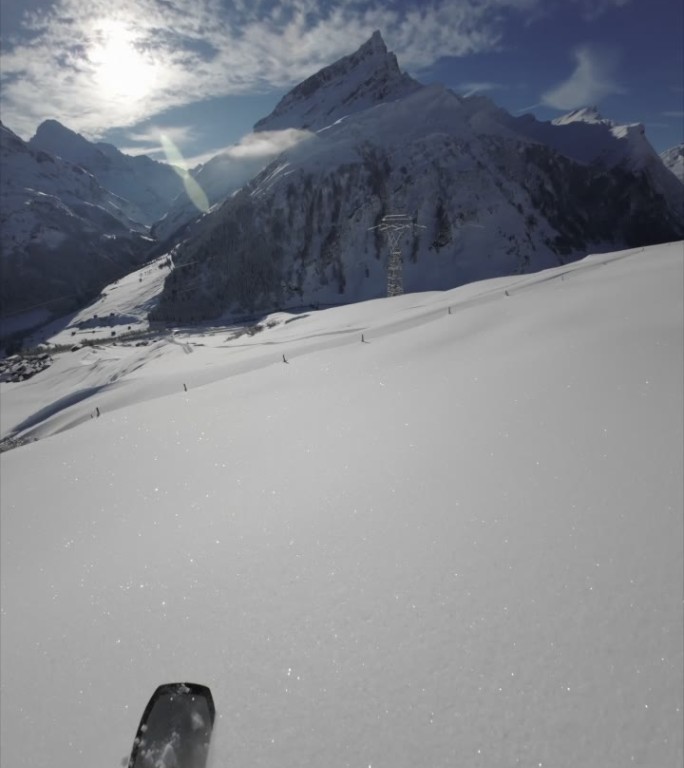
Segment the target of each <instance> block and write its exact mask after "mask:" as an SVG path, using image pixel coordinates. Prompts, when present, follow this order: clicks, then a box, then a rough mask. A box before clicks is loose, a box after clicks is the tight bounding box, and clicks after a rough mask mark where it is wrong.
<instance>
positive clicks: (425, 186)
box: [156, 36, 684, 320]
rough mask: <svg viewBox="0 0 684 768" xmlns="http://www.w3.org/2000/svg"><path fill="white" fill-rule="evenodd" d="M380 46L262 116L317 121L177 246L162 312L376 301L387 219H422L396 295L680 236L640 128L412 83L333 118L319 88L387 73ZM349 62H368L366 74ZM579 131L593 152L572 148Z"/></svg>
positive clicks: (344, 86)
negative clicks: (545, 115)
mask: <svg viewBox="0 0 684 768" xmlns="http://www.w3.org/2000/svg"><path fill="white" fill-rule="evenodd" d="M382 48H384V44H383V45H382V46H380V45H379V41H378V37H377V36H374V37H373V38H372V39H371V40H370V41H369V42H368V43H367V44H366V46H364V47H362V49H360V51H359V52H357V54H355V55H354V56H352V57H347V58H346V59H343V60H342V61H341V62H338V63H337V64H335V65H332V66H331V67H329V68H327V69H326V70H323V72H324V73H326V74H325V75H322V76H320V77H319V76H314V78H311V79H310V81H306V82H307V83H309V82H310V84H309V85H308V86H307V87H306V88H302V86H301V85H300V86H298V87H297V88H295V89H294V90H293V91H292V92H291V93H290V94H288V96H286V97H285V98H284V99H283V100H282V102H281V104H280V105H279V106H278V107H277V108H276V110H275V111H274V112H273V114H272V115H271V116H270V117H269V118H266V119H265V120H264V121H262V122H261V123H259V124H257V126H256V127H257V128H258V127H259V126H262V127H269V128H271V127H273V126H274V125H277V126H280V127H288V128H303V127H305V126H306V125H307V124H308V125H309V126H321V125H324V126H325V127H320V128H318V130H317V132H316V133H315V135H312V136H311V137H310V138H309V139H308V140H305V141H302V142H301V143H300V144H299V145H297V146H296V147H294V148H292V149H290V150H288V151H287V152H285V153H283V154H282V155H281V156H280V157H279V158H278V159H277V160H276V161H275V162H273V163H272V164H271V165H270V166H269V167H268V168H266V169H265V170H264V171H263V172H262V173H261V174H259V175H258V176H257V177H256V178H255V179H254V180H253V181H252V182H251V183H249V184H248V185H247V186H246V187H244V188H243V189H242V190H241V191H240V192H238V193H237V194H236V195H235V196H234V197H233V198H231V199H229V200H227V201H225V202H224V203H223V204H222V205H221V206H220V207H219V208H218V209H216V210H215V211H213V212H212V213H211V214H209V215H207V216H205V217H204V218H203V219H202V221H201V224H200V225H199V227H198V229H196V230H195V233H194V235H193V237H192V239H190V240H188V241H186V242H185V243H182V244H181V245H180V246H179V248H178V249H177V252H176V255H175V263H176V270H175V271H174V272H173V273H172V274H171V276H170V277H169V279H168V280H167V284H166V288H165V291H164V295H163V297H162V300H161V303H160V305H159V307H158V308H157V310H156V317H157V318H159V319H171V318H173V319H184V320H193V319H196V320H198V319H201V318H208V317H215V316H217V315H219V314H221V313H222V312H225V311H234V312H253V311H258V310H266V309H269V308H273V307H277V306H282V307H284V306H295V305H303V304H312V303H314V304H320V303H338V302H349V301H358V300H362V299H367V298H372V297H377V296H381V295H384V292H385V288H386V257H387V245H386V243H385V242H384V241H383V239H382V236H381V235H380V234H379V233H378V230H377V229H373V227H375V226H376V225H377V224H378V223H379V221H380V220H381V219H382V217H383V216H384V215H386V214H388V213H408V214H410V215H412V216H414V217H415V219H416V221H417V223H418V224H420V225H422V227H424V228H421V229H415V230H414V231H413V232H410V233H407V235H406V237H405V238H404V240H403V242H402V247H403V254H404V288H405V290H407V291H418V290H427V289H443V288H447V287H453V286H455V285H459V284H462V283H466V282H469V281H472V280H476V279H482V278H485V277H491V276H495V275H502V274H511V273H520V272H525V271H531V270H536V269H541V268H545V267H548V266H552V265H556V264H559V263H562V262H564V261H567V260H570V259H573V258H576V257H578V256H580V255H584V254H585V253H586V252H587V251H591V250H608V249H615V248H616V247H629V246H640V245H643V244H646V243H654V242H662V241H666V240H672V239H677V238H679V237H682V235H683V234H684V225H683V223H682V220H681V217H680V216H679V215H678V210H677V207H676V201H674V200H673V197H672V195H676V192H673V188H672V187H671V184H670V182H671V181H674V179H673V178H672V177H671V174H669V173H668V172H667V171H666V170H665V169H664V167H663V166H662V163H661V162H660V160H659V159H658V158H657V155H655V153H654V152H653V150H652V149H650V145H648V147H646V148H644V146H643V145H642V143H641V142H642V139H643V141H644V142H645V138H644V137H643V135H642V133H641V132H640V131H639V130H638V128H636V129H631V130H625V131H620V130H617V129H618V128H619V127H616V126H613V125H612V124H610V125H608V124H606V122H605V121H602V120H596V121H592V123H591V124H590V123H588V122H586V121H583V122H582V125H580V126H579V130H578V121H577V120H576V119H575V120H572V119H568V120H567V121H566V122H565V123H562V124H559V125H555V126H554V125H551V124H548V123H539V122H538V121H536V120H534V118H531V119H530V118H525V119H523V118H513V117H512V116H511V115H509V114H508V113H506V112H505V111H504V110H501V109H499V108H498V107H496V106H495V105H493V104H492V103H491V102H490V101H488V100H487V99H482V98H479V97H473V98H471V99H465V98H461V97H459V96H457V95H455V94H454V93H452V92H450V91H449V90H447V89H445V88H442V87H440V86H415V85H413V84H410V87H408V86H407V88H406V92H404V93H403V94H402V95H400V96H399V95H398V94H397V92H396V91H394V92H393V94H392V97H391V98H388V99H386V100H379V101H374V102H373V104H372V106H368V107H364V106H362V105H361V104H360V103H358V102H357V103H355V104H352V106H351V112H350V114H348V115H347V116H345V117H344V119H342V112H343V111H344V105H342V104H341V103H339V102H338V103H337V106H335V107H334V108H332V109H331V105H332V103H333V100H332V97H330V98H329V96H328V94H331V93H347V92H355V91H354V90H353V88H352V87H351V86H350V85H349V81H353V82H354V83H358V82H359V81H360V80H362V81H363V82H368V81H369V77H367V75H368V71H369V70H368V62H369V61H371V60H376V61H378V62H379V64H380V69H381V70H382V71H386V69H387V66H386V63H387V61H388V56H391V54H387V53H386V52H385V53H382ZM364 50H365V51H374V52H378V51H380V54H377V53H373V54H372V55H370V56H365V55H360V54H361V53H362V52H363V51H364ZM355 57H356V58H355ZM350 61H361V62H363V64H362V68H363V70H364V76H363V77H360V76H359V73H358V69H356V68H354V67H352V66H350V64H349V62H350ZM390 69H392V68H391V67H390ZM392 71H394V70H392ZM333 75H334V76H333ZM396 82H399V81H396ZM302 85H304V84H302ZM402 87H403V86H402ZM321 89H324V90H323V91H322V90H321ZM323 92H324V93H325V94H326V96H325V98H322V99H321V100H320V102H317V101H316V98H315V94H316V93H319V94H320V93H323ZM352 101H353V100H352ZM348 103H351V101H350V102H348ZM329 121H330V122H329ZM582 126H584V127H582ZM587 128H588V129H589V130H590V131H591V132H592V133H591V137H592V140H593V141H594V142H595V143H597V144H599V145H600V149H596V147H594V148H593V149H588V148H587V147H583V143H584V142H585V141H586V139H587V136H588V135H589V134H587V131H586V129H587ZM635 133H636V135H635ZM635 144H636V146H637V148H638V151H635V149H634V147H635ZM646 150H648V151H646ZM591 152H595V153H597V154H598V155H599V156H600V158H599V159H597V158H594V159H593V160H592V159H589V158H588V157H587V153H591ZM653 157H655V161H653ZM652 161H653V162H655V163H656V165H655V166H653V164H652Z"/></svg>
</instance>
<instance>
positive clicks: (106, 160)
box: [29, 120, 183, 225]
mask: <svg viewBox="0 0 684 768" xmlns="http://www.w3.org/2000/svg"><path fill="white" fill-rule="evenodd" d="M29 146H30V147H31V148H33V149H40V150H43V151H44V152H48V153H49V154H51V155H54V156H56V157H61V158H63V159H64V160H67V161H68V162H70V163H75V164H76V165H80V166H82V167H83V168H85V169H86V170H88V171H89V172H90V173H92V174H93V176H95V177H96V178H97V180H98V181H99V183H100V184H101V185H102V186H103V187H106V188H107V189H109V190H111V191H112V192H114V193H115V194H116V195H118V196H119V197H121V198H123V199H125V200H127V201H129V203H130V205H131V206H133V207H134V210H135V218H136V219H137V220H138V221H140V222H143V223H144V224H148V225H149V224H152V223H153V222H155V221H157V219H160V218H161V217H162V216H163V215H164V214H165V213H166V211H167V210H168V208H169V206H170V205H171V202H172V201H173V199H174V198H175V197H176V195H178V194H179V193H180V192H181V191H182V189H183V182H182V181H181V178H180V176H179V175H178V173H176V171H174V169H173V168H171V166H169V165H166V164H165V163H159V162H157V161H155V160H152V159H150V158H149V157H147V156H145V155H139V156H131V155H126V154H124V153H123V152H120V151H119V150H118V149H117V148H116V147H114V146H112V145H111V144H106V143H104V142H99V143H93V142H90V141H88V140H87V139H85V138H84V137H83V136H81V135H80V134H78V133H75V132H74V131H72V130H70V129H69V128H66V127H65V126H63V125H62V124H61V123H59V122H57V120H45V121H44V122H43V123H41V124H40V125H39V126H38V130H37V131H36V134H35V136H34V137H33V138H32V139H31V140H30V141H29Z"/></svg>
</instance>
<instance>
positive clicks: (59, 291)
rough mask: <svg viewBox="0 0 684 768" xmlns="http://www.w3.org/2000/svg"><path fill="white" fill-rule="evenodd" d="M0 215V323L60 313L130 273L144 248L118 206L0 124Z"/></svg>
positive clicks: (126, 207) (85, 177)
mask: <svg viewBox="0 0 684 768" xmlns="http://www.w3.org/2000/svg"><path fill="white" fill-rule="evenodd" d="M0 208H1V211H2V219H1V224H2V226H1V227H0V265H1V268H2V285H1V287H0V291H1V293H0V304H1V307H2V314H3V315H5V316H7V315H13V314H15V313H17V312H20V311H21V310H24V309H26V310H30V309H31V308H32V307H33V306H34V305H36V304H40V305H48V304H49V305H50V306H49V308H50V309H53V310H61V311H62V312H63V311H65V309H66V308H68V307H69V306H70V305H74V304H76V303H77V302H78V301H80V300H84V299H86V298H88V297H89V296H90V295H92V293H93V291H96V290H98V289H99V288H100V287H101V286H102V285H104V284H106V283H107V282H109V281H110V280H112V279H114V278H115V277H117V276H119V275H121V274H124V273H125V272H126V271H127V270H129V269H133V268H135V266H136V265H137V264H138V263H139V259H140V254H141V252H142V251H144V250H145V249H146V248H147V247H149V241H146V240H145V238H144V237H143V235H142V233H143V232H144V230H145V228H144V227H143V225H141V224H139V223H136V222H135V221H133V220H132V219H131V216H132V215H134V210H133V209H132V206H131V205H130V204H129V203H128V202H127V201H126V200H123V199H122V198H119V197H117V196H116V195H114V194H113V193H112V192H111V191H109V190H107V189H105V188H104V187H102V186H101V185H100V184H99V183H98V181H97V179H96V178H95V177H94V176H93V175H92V174H90V173H88V172H87V171H85V170H84V169H83V168H81V167H79V166H76V165H73V164H71V163H68V162H65V161H64V160H62V159H60V158H57V157H53V156H52V155H50V154H48V153H47V152H44V151H42V150H36V149H33V148H32V147H30V146H29V145H28V144H27V143H26V142H24V141H23V140H22V139H21V138H19V137H18V136H16V135H15V134H14V133H12V131H10V130H9V129H8V128H7V127H6V126H4V125H1V124H0ZM51 302H55V303H53V304H51ZM29 314H30V312H29ZM1 330H2V332H4V329H1Z"/></svg>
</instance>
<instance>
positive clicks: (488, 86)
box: [454, 82, 505, 96]
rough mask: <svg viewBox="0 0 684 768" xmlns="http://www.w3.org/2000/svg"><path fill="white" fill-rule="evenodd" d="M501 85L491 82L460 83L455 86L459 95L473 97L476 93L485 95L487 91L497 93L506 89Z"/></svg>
mask: <svg viewBox="0 0 684 768" xmlns="http://www.w3.org/2000/svg"><path fill="white" fill-rule="evenodd" d="M504 87H505V86H503V85H502V84H501V83H491V82H472V83H459V84H458V85H456V86H454V90H455V91H457V92H458V93H462V94H463V95H464V96H473V95H474V94H476V93H483V92H485V91H495V90H497V89H499V88H504Z"/></svg>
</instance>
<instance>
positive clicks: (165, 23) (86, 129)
mask: <svg viewBox="0 0 684 768" xmlns="http://www.w3.org/2000/svg"><path fill="white" fill-rule="evenodd" d="M683 16H684V12H683V10H682V2H681V0H387V1H386V2H369V1H367V0H330V1H329V2H320V1H318V0H291V1H290V2H281V1H280V0H232V1H231V2H227V1H226V0H117V2H111V0H51V1H49V0H2V10H1V18H0V29H1V33H0V42H1V46H2V47H1V49H0V51H1V53H0V73H1V76H2V87H1V89H0V105H1V108H2V120H3V122H4V123H5V124H6V125H7V126H8V127H9V128H11V129H12V130H14V131H15V132H16V133H18V134H19V135H20V136H22V137H23V138H25V139H28V138H30V137H31V136H32V135H33V133H34V132H35V129H36V127H37V126H38V124H39V123H40V122H41V121H42V120H44V119H47V118H55V119H57V120H59V121H60V122H62V123H63V124H64V125H66V126H68V127H69V128H72V129H73V130H76V131H78V132H79V133H82V134H83V135H84V136H86V137H87V138H89V139H97V140H104V141H110V142H112V143H113V144H116V145H117V146H118V147H120V148H121V149H123V150H124V151H128V152H131V153H140V152H147V153H148V154H150V155H152V156H155V157H163V154H162V152H161V148H160V147H161V143H160V136H161V134H162V133H163V134H165V135H166V136H167V137H169V138H170V139H171V140H172V141H173V142H174V143H175V145H176V146H177V147H178V148H179V150H180V152H181V153H182V155H183V156H184V157H185V158H186V160H187V162H188V164H189V165H192V164H194V163H195V162H196V161H198V160H202V159H206V158H207V157H208V156H210V155H212V154H215V153H216V152H218V151H220V150H222V149H223V148H225V147H227V146H229V145H235V144H237V145H238V146H240V142H241V140H243V137H245V136H246V134H248V133H249V131H250V129H251V127H252V125H253V124H254V123H255V122H256V121H257V120H258V119H259V118H261V117H263V116H265V115H267V114H268V113H269V112H270V111H271V110H272V109H273V107H274V106H275V104H276V103H277V101H278V99H279V98H280V97H281V96H282V95H283V94H284V93H285V92H286V91H287V90H289V88H291V87H292V86H293V85H296V84H297V83H298V82H300V81H301V80H303V79H304V78H306V77H307V76H309V75H311V74H313V73H314V72H316V71H317V70H318V69H320V68H321V67H322V66H325V65H326V64H329V63H331V62H333V61H335V60H336V59H338V58H340V57H341V56H343V55H346V54H347V53H351V52H353V51H354V50H355V49H356V48H357V47H358V46H359V45H360V44H361V43H363V42H364V41H365V40H367V39H368V38H369V37H370V35H371V34H372V33H373V31H374V30H375V29H379V30H380V31H381V32H382V35H383V37H384V39H385V42H386V43H387V46H388V48H389V49H390V50H392V51H394V52H395V53H396V54H397V58H398V60H399V64H400V66H401V67H402V69H405V70H406V71H408V72H409V73H410V74H411V75H412V76H413V77H415V78H416V79H418V80H419V81H421V82H424V83H433V82H441V83H443V84H445V85H447V86H448V87H450V88H453V89H454V90H456V91H457V92H460V93H474V92H480V93H484V94H486V95H487V96H489V97H490V98H491V99H492V100H493V101H494V102H495V103H497V104H498V105H500V106H502V107H504V108H506V109H508V110H509V111H511V112H512V113H514V114H522V113H523V112H532V113H533V114H535V115H536V116H537V117H538V118H539V119H543V120H549V119H552V118H554V117H557V116H559V115H561V114H563V113H565V112H567V111H569V110H571V109H573V108H576V107H580V106H586V105H597V106H598V107H599V109H600V111H601V112H602V114H603V115H604V116H605V117H608V118H611V119H613V120H615V121H617V122H620V123H625V122H642V123H644V124H645V125H646V132H647V135H648V137H649V139H650V140H651V143H652V144H653V145H654V147H655V148H656V149H657V150H658V151H662V150H663V149H666V148H668V147H670V146H673V145H675V144H678V143H681V142H682V141H684V136H683V131H684V129H683V125H684V75H683V72H684V62H683V53H684V51H683V49H684V40H683V37H684V18H683Z"/></svg>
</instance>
